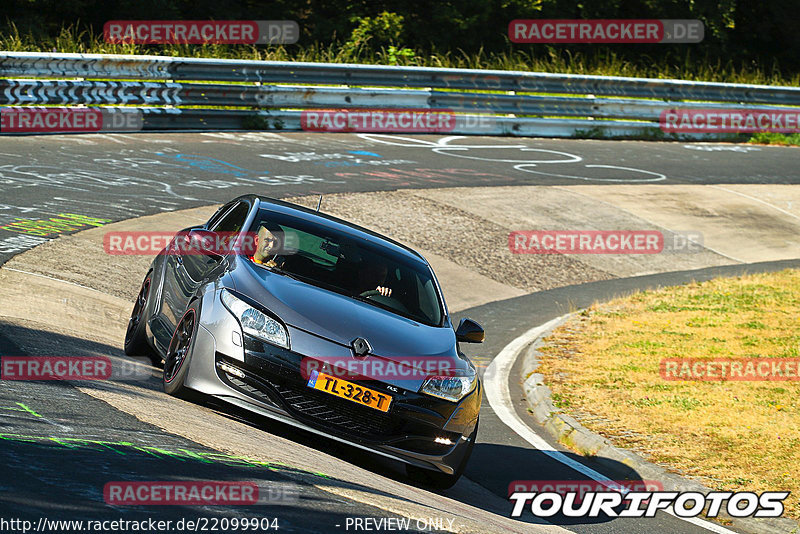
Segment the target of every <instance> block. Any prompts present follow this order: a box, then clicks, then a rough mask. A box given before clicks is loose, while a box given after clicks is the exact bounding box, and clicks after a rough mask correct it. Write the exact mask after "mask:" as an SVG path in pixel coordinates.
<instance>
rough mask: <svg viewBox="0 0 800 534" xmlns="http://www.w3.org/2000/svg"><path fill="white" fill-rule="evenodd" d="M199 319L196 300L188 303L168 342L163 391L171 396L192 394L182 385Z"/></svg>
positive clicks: (184, 397)
mask: <svg viewBox="0 0 800 534" xmlns="http://www.w3.org/2000/svg"><path fill="white" fill-rule="evenodd" d="M199 319H200V310H199V308H198V306H197V301H195V302H193V303H192V304H190V305H189V308H188V309H187V310H186V312H185V313H184V314H183V317H181V319H180V321H178V324H177V325H176V326H175V332H174V333H173V334H172V339H171V340H170V342H169V348H168V349H167V354H166V356H165V357H164V377H163V382H164V391H165V392H166V393H167V394H169V395H172V396H173V397H180V398H183V399H187V398H190V397H192V394H191V392H190V390H189V388H187V387H186V386H185V385H184V382H185V381H186V375H187V374H188V372H189V360H190V359H191V354H192V348H193V346H194V339H195V335H196V334H197V325H198V322H199Z"/></svg>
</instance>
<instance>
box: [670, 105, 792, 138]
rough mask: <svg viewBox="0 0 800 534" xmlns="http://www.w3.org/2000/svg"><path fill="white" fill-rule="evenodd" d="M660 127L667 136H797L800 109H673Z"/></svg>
mask: <svg viewBox="0 0 800 534" xmlns="http://www.w3.org/2000/svg"><path fill="white" fill-rule="evenodd" d="M659 125H660V127H661V129H662V130H663V131H664V132H666V133H755V132H775V133H798V132H800V109H751V110H743V109H721V108H709V109H670V110H665V111H662V112H661V116H660V117H659Z"/></svg>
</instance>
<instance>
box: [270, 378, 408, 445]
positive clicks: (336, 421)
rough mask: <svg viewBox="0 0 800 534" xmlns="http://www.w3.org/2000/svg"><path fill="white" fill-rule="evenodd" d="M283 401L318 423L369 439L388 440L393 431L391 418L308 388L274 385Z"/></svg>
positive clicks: (394, 428) (393, 424) (372, 409)
mask: <svg viewBox="0 0 800 534" xmlns="http://www.w3.org/2000/svg"><path fill="white" fill-rule="evenodd" d="M276 386H277V389H278V393H279V394H280V395H281V397H282V398H283V400H284V402H286V404H288V405H289V406H291V407H292V408H293V409H295V410H297V411H298V412H300V413H302V414H304V415H306V416H308V417H311V418H313V419H316V420H318V421H321V422H324V423H327V424H331V425H335V426H337V427H341V428H342V429H343V430H346V431H347V432H353V433H356V434H360V435H362V436H364V437H370V438H387V437H389V436H390V435H391V434H393V431H395V430H396V425H395V423H394V422H393V421H392V418H391V417H390V416H389V415H387V414H386V413H384V412H379V411H378V410H375V409H374V408H367V407H366V406H359V405H358V404H356V403H354V402H350V401H348V400H345V399H340V398H338V397H334V396H333V395H328V394H326V393H323V392H321V391H317V390H314V389H311V388H309V387H303V386H295V385H289V384H281V385H276Z"/></svg>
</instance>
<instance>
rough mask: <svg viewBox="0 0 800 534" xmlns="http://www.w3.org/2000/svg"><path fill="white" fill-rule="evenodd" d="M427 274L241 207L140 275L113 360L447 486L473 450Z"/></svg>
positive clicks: (292, 216)
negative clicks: (144, 358) (138, 358)
mask: <svg viewBox="0 0 800 534" xmlns="http://www.w3.org/2000/svg"><path fill="white" fill-rule="evenodd" d="M483 338H484V332H483V329H482V328H481V327H480V325H478V324H477V323H475V322H474V321H471V320H469V319H462V321H461V322H460V324H459V325H458V328H454V326H453V323H452V322H451V318H450V315H449V312H448V310H447V306H446V305H445V302H444V299H443V297H442V291H441V288H440V286H439V283H438V281H437V280H436V276H435V275H434V273H433V270H432V269H431V267H430V265H429V264H428V262H427V261H426V260H425V259H424V258H423V257H422V256H421V255H420V254H418V253H417V252H415V251H413V250H411V249H410V248H408V247H406V246H404V245H401V244H400V243H397V242H395V241H393V240H391V239H389V238H386V237H384V236H381V235H379V234H377V233H375V232H372V231H369V230H367V229H365V228H362V227H359V226H356V225H354V224H350V223H348V222H346V221H343V220H341V219H338V218H335V217H332V216H329V215H325V214H323V213H319V212H318V211H314V210H310V209H307V208H304V207H301V206H298V205H295V204H290V203H287V202H283V201H279V200H275V199H271V198H266V197H259V196H254V195H248V196H243V197H239V198H236V199H234V200H233V201H231V202H229V203H227V204H225V205H224V206H222V207H221V208H220V209H219V210H218V211H217V212H216V213H215V214H214V216H213V217H211V219H210V220H209V221H208V222H207V223H206V224H205V225H203V226H198V227H193V228H187V229H186V230H184V231H182V232H180V233H179V234H178V236H176V238H174V239H173V241H172V243H170V245H169V246H168V247H167V248H165V249H164V250H163V251H162V252H161V253H160V254H159V255H158V256H157V257H156V259H155V260H154V261H153V263H152V264H151V266H150V268H149V270H148V272H147V274H146V275H145V278H144V282H143V283H142V287H141V291H140V294H139V297H138V299H137V301H136V304H135V306H134V309H133V312H132V314H131V319H130V322H129V324H128V330H127V334H126V337H125V351H126V352H127V353H128V354H131V355H142V354H148V355H149V356H150V357H151V358H152V359H153V360H154V362H157V363H159V364H160V363H161V361H162V359H163V365H164V379H163V381H164V389H165V391H166V392H167V393H169V394H172V395H182V394H185V393H187V391H188V390H192V391H197V392H201V393H203V394H206V395H211V396H213V397H216V398H219V399H223V400H225V401H227V402H229V403H231V404H233V405H236V406H239V407H241V408H245V409H247V410H250V411H253V412H257V413H259V414H262V415H266V416H268V417H271V418H274V419H278V420H280V421H283V422H286V423H289V424H292V425H294V426H297V427H300V428H303V429H305V430H308V431H311V432H315V433H318V434H322V435H324V436H327V437H329V438H332V439H335V440H339V441H344V442H346V443H348V444H351V445H354V446H356V447H360V448H362V449H366V450H369V451H371V452H374V453H377V454H381V455H384V456H387V457H390V458H393V459H396V460H400V461H402V462H404V463H405V464H406V470H407V472H408V474H409V476H411V477H412V478H414V479H417V480H420V481H422V482H425V483H427V484H429V485H432V486H436V487H449V486H451V485H452V484H454V483H455V481H456V480H458V478H459V477H460V476H461V474H462V473H463V471H464V467H465V465H466V463H467V460H468V458H469V456H470V453H471V451H472V448H473V445H474V443H475V437H476V435H477V430H478V414H479V408H480V405H481V395H482V386H481V382H480V380H479V378H478V375H477V373H476V370H475V367H474V366H473V364H472V363H471V362H470V361H469V359H468V358H467V357H466V356H465V355H464V354H463V353H461V351H460V350H459V342H470V343H471V342H482V341H483Z"/></svg>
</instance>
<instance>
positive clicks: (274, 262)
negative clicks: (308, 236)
mask: <svg viewBox="0 0 800 534" xmlns="http://www.w3.org/2000/svg"><path fill="white" fill-rule="evenodd" d="M273 231H275V232H278V231H279V230H278V229H277V228H274V229H273V230H270V229H269V228H267V226H266V225H264V224H262V225H260V226H259V228H258V234H256V236H255V239H254V241H255V242H254V245H255V252H254V253H253V255H252V256H250V260H251V261H252V262H253V263H258V264H259V265H263V266H264V267H278V268H279V269H280V268H281V267H282V266H283V263H284V261H285V258H284V257H283V256H279V255H278V254H276V253H275V252H276V251H277V250H278V248H279V246H280V239H279V238H278V237H277V236H276V235H275V234H274V233H273Z"/></svg>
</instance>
